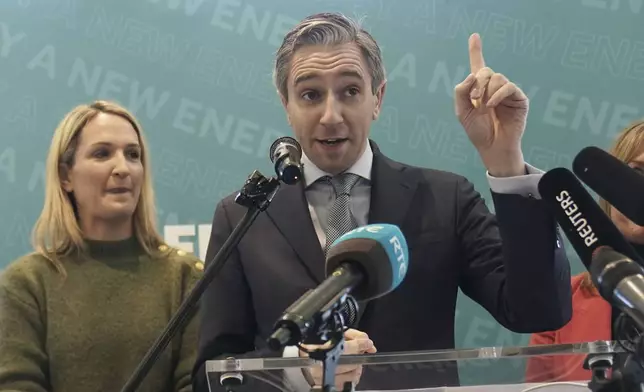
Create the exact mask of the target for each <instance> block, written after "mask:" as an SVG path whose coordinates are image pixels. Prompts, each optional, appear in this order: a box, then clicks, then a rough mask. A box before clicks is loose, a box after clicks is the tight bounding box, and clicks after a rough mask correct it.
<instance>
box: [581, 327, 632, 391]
mask: <svg viewBox="0 0 644 392" xmlns="http://www.w3.org/2000/svg"><path fill="white" fill-rule="evenodd" d="M642 354H644V341H643V340H642V339H641V338H638V339H637V341H636V343H635V347H634V350H633V351H632V352H630V353H629V354H628V356H627V358H626V360H625V361H624V364H623V365H622V366H620V367H619V368H617V369H615V367H614V366H612V359H608V358H607V357H606V356H605V354H589V355H588V356H587V357H586V361H585V363H584V368H585V369H590V370H591V371H592V379H591V381H590V382H589V383H588V388H589V389H590V390H591V391H592V392H632V391H642V390H644V367H643V366H644V364H643V363H642V358H644V356H643V355H642ZM593 360H595V361H593ZM593 362H594V363H593ZM611 367H612V370H613V374H612V376H611V377H610V378H609V377H608V371H609V370H610V369H611Z"/></svg>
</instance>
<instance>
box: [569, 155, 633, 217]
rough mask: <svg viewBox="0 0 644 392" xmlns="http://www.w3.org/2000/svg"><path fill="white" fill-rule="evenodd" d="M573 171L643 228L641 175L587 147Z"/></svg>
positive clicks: (577, 158) (579, 156) (576, 161)
mask: <svg viewBox="0 0 644 392" xmlns="http://www.w3.org/2000/svg"><path fill="white" fill-rule="evenodd" d="M572 170H573V171H574V172H575V174H576V175H577V176H578V177H579V178H580V179H581V180H582V181H583V182H584V183H586V185H588V186H589V187H590V188H591V189H592V190H593V191H595V192H597V194H598V195H599V196H600V197H601V198H603V199H604V200H606V201H607V202H608V203H610V204H611V205H612V206H613V207H615V208H616V209H617V210H618V211H620V212H621V213H622V214H624V215H625V216H626V217H627V218H628V219H630V220H631V221H633V222H634V223H636V224H638V225H640V226H644V176H642V175H641V174H638V173H637V172H636V171H635V170H634V169H633V168H632V167H630V166H628V165H627V164H626V163H624V162H622V161H620V160H619V159H617V158H615V157H614V156H612V155H611V154H609V153H608V152H606V151H604V150H602V149H601V148H598V147H593V146H591V147H586V148H584V149H583V150H581V151H580V152H579V154H577V156H576V157H575V159H574V160H573V162H572Z"/></svg>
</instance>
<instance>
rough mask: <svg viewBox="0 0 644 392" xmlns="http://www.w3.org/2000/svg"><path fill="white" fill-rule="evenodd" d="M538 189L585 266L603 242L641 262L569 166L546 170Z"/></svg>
mask: <svg viewBox="0 0 644 392" xmlns="http://www.w3.org/2000/svg"><path fill="white" fill-rule="evenodd" d="M539 193H540V194H541V197H542V199H543V201H544V202H545V203H546V205H547V206H548V207H549V208H550V209H551V211H552V212H553V214H554V215H555V219H556V220H557V222H558V223H559V226H560V227H561V229H562V230H563V232H564V233H565V235H566V237H567V238H568V240H569V241H570V243H571V244H572V246H573V248H574V249H575V251H576V252H577V254H578V255H579V258H580V259H581V262H582V263H583V264H584V266H586V269H589V266H590V263H591V260H592V257H593V252H595V250H596V249H598V248H599V247H601V246H604V245H607V246H610V247H611V248H613V249H615V250H616V251H618V252H620V253H622V254H624V255H627V256H629V257H630V258H631V259H632V260H636V261H637V262H639V263H642V261H641V259H640V256H639V255H638V254H637V252H636V251H635V249H634V248H633V247H632V246H631V244H630V243H629V242H628V241H626V239H625V238H624V236H623V235H622V233H621V232H620V231H619V229H617V227H615V225H614V224H613V222H612V221H611V220H610V218H608V216H607V215H606V214H605V213H604V211H602V209H601V208H600V207H599V205H598V204H597V203H596V202H595V200H593V198H592V196H591V195H590V194H589V193H588V192H587V191H586V189H584V186H583V185H582V184H581V182H580V181H579V180H578V179H577V177H575V175H574V174H572V172H570V170H568V169H564V168H556V169H552V170H550V171H548V172H546V173H545V174H544V175H543V177H541V180H540V181H539Z"/></svg>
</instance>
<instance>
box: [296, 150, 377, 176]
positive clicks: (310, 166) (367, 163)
mask: <svg viewBox="0 0 644 392" xmlns="http://www.w3.org/2000/svg"><path fill="white" fill-rule="evenodd" d="M372 164H373V151H372V150H371V145H370V143H369V141H368V140H367V146H366V148H365V149H364V152H363V153H362V155H361V156H360V158H359V159H358V160H357V161H356V163H354V164H353V166H351V167H350V168H349V169H348V170H347V171H346V173H353V174H357V175H359V176H360V177H362V178H364V179H366V180H369V181H370V180H371V165H372ZM302 166H304V180H305V181H306V186H307V187H308V186H310V185H311V184H313V183H314V182H315V181H317V180H319V179H320V178H322V177H324V176H330V177H332V175H331V174H329V173H326V172H324V171H322V170H321V169H320V168H319V167H317V166H315V164H314V163H313V162H311V160H310V159H309V158H308V157H307V156H306V154H304V152H302Z"/></svg>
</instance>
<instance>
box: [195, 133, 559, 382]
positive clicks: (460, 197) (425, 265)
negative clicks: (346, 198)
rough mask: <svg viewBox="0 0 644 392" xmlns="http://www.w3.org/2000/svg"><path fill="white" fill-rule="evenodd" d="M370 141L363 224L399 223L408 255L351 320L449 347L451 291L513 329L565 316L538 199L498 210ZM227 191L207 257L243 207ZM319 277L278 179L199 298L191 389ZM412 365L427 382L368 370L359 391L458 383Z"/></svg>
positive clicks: (301, 201)
mask: <svg viewBox="0 0 644 392" xmlns="http://www.w3.org/2000/svg"><path fill="white" fill-rule="evenodd" d="M371 145H372V149H373V151H374V157H373V166H372V180H371V187H372V188H371V205H370V211H369V223H391V224H394V225H397V226H399V227H400V229H401V230H402V232H403V234H404V235H405V238H406V239H407V244H408V247H409V255H410V261H409V270H408V272H407V275H406V278H405V280H404V281H403V282H402V284H401V285H400V286H399V287H398V288H397V289H396V290H394V291H393V292H391V293H389V294H387V295H386V296H383V297H381V298H379V299H376V300H374V301H372V302H370V303H368V305H367V306H366V308H365V312H364V314H363V317H362V319H361V320H360V321H359V325H358V326H357V327H356V328H357V329H359V330H361V331H364V332H366V333H367V334H368V335H369V337H370V338H371V339H372V340H373V341H374V343H375V345H376V348H377V349H378V352H379V353H383V352H392V351H413V350H432V349H451V348H454V317H455V306H456V299H457V294H458V289H459V287H460V288H461V289H462V291H463V292H464V293H465V294H466V295H468V296H469V297H470V298H472V299H473V300H474V301H476V302H477V303H479V304H480V305H482V306H483V307H484V308H485V309H486V310H487V311H488V312H490V314H491V315H492V316H494V318H495V319H496V320H497V321H498V322H499V323H500V324H501V325H503V326H504V327H506V328H508V329H510V330H512V331H515V332H518V333H532V332H540V331H547V330H554V329H558V328H560V327H562V326H563V325H565V324H566V323H567V322H568V321H569V319H570V318H571V314H572V310H571V291H570V268H569V264H568V260H567V258H566V255H565V251H564V249H563V247H559V246H558V245H557V244H558V241H557V239H559V244H562V243H563V242H562V241H561V239H560V238H558V231H557V229H556V223H555V220H554V218H553V216H552V215H551V214H550V213H548V211H547V210H546V206H545V205H544V203H543V202H542V201H540V200H538V199H535V198H533V197H524V196H520V195H512V194H495V193H493V194H492V196H493V201H494V205H495V209H496V217H495V216H494V215H493V214H491V213H490V211H489V210H488V208H487V207H486V205H485V203H484V200H483V199H482V198H481V196H480V195H479V193H477V191H475V189H474V187H473V185H472V184H471V183H470V182H469V181H468V180H467V179H465V178H464V177H462V176H459V175H456V174H452V173H448V172H443V171H438V170H431V169H424V168H418V167H412V166H409V165H405V164H402V163H398V162H395V161H393V160H391V159H389V158H387V157H385V156H384V155H383V154H382V153H381V152H380V151H379V149H378V148H377V146H376V145H375V143H373V142H371ZM234 196H235V195H231V196H229V197H226V198H225V199H223V200H222V201H221V202H220V203H219V204H218V205H217V208H216V211H215V214H214V220H213V225H212V235H211V238H210V244H209V246H208V251H207V256H206V257H207V260H211V259H212V258H213V257H214V255H215V254H216V253H217V251H218V250H219V249H220V248H221V246H222V244H223V243H224V241H225V240H226V239H227V238H228V236H229V235H230V233H231V231H232V230H233V228H234V227H235V226H236V225H237V223H238V222H239V221H240V219H241V218H242V216H243V215H244V213H245V212H246V209H245V208H243V207H241V206H239V205H237V204H235V202H234ZM502 239H503V240H502ZM324 278H325V276H324V256H323V251H322V248H321V246H320V243H319V241H318V238H317V236H316V234H315V229H314V227H313V223H312V220H311V217H310V214H309V209H308V206H307V201H306V199H305V196H304V188H303V185H302V184H299V185H292V186H286V185H285V186H282V189H281V190H280V191H279V193H278V194H277V195H276V196H275V198H274V199H273V201H272V203H271V205H270V206H269V208H268V209H267V210H266V212H265V213H263V214H261V215H260V216H259V217H258V218H257V220H256V221H255V223H254V224H253V225H252V226H251V228H250V230H249V231H248V233H247V234H246V236H245V237H244V238H243V239H242V241H241V242H240V244H239V246H238V247H237V249H236V251H234V252H233V253H232V255H231V257H230V259H229V260H228V262H227V263H226V265H225V267H224V268H223V270H222V271H221V274H220V275H219V276H218V277H217V278H216V279H215V280H214V281H213V282H212V284H211V285H210V286H209V288H208V289H207V291H206V292H205V293H204V296H203V297H202V300H201V310H202V324H201V336H200V340H199V353H198V359H197V362H196V364H195V370H194V374H193V377H194V382H193V385H194V388H195V391H196V392H202V391H208V387H207V381H206V377H205V367H204V362H205V361H207V360H210V359H216V358H219V357H221V356H222V355H225V354H239V353H248V352H252V351H253V350H255V349H259V348H260V346H259V345H261V344H264V342H265V341H266V338H267V337H268V336H269V335H270V334H271V333H272V327H273V325H274V323H275V322H276V321H277V319H278V318H279V317H280V316H281V315H282V313H283V312H284V310H286V308H288V307H289V306H290V305H291V304H292V303H293V302H294V301H295V300H297V299H298V298H299V297H300V296H301V295H302V294H304V292H305V291H306V290H308V289H311V288H314V287H315V286H317V285H318V284H319V283H320V282H322V280H323V279H324ZM256 343H257V345H256ZM276 355H281V354H280V353H277V354H276ZM421 368H422V367H421ZM419 372H420V373H422V374H421V375H420V376H421V377H423V378H425V380H424V381H419V380H418V377H419V374H416V375H414V376H411V375H400V374H398V373H391V372H390V371H385V372H378V371H376V369H375V368H374V369H371V367H365V372H364V373H363V376H362V379H361V382H360V384H359V386H358V387H359V389H390V388H391V389H395V388H401V387H404V386H405V385H406V386H407V387H429V386H437V385H455V384H457V383H458V375H457V370H456V368H455V367H450V368H447V369H441V370H438V371H431V370H429V369H426V370H420V371H419ZM428 379H429V380H428ZM255 390H257V389H256V388H255ZM271 390H273V389H271Z"/></svg>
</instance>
